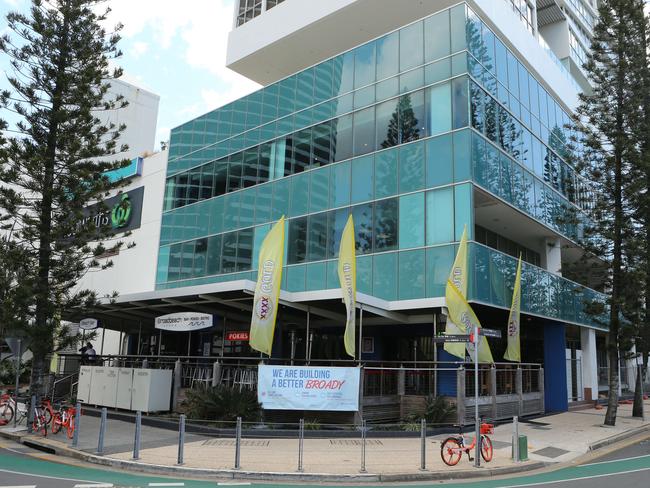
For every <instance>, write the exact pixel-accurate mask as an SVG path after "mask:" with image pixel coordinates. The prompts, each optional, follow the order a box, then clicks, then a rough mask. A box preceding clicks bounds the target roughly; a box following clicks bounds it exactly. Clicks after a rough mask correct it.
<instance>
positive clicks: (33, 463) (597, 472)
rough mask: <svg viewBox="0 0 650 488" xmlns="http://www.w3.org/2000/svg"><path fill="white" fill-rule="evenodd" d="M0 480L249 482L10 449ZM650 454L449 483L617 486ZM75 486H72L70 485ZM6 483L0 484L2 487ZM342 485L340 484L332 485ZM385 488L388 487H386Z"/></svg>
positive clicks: (648, 463) (193, 485)
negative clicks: (67, 460) (74, 461)
mask: <svg viewBox="0 0 650 488" xmlns="http://www.w3.org/2000/svg"><path fill="white" fill-rule="evenodd" d="M0 453H1V454H0V480H2V474H3V473H13V474H24V475H28V476H36V477H40V478H41V481H40V482H39V480H38V479H36V478H35V479H34V481H33V484H35V485H38V486H39V487H40V486H47V484H46V479H47V478H49V479H59V480H70V481H71V483H72V482H76V483H80V482H86V483H88V482H92V483H112V484H113V485H115V486H116V487H119V486H128V487H146V486H149V485H151V484H152V483H160V484H170V483H183V484H184V486H185V487H187V488H205V487H208V486H216V485H217V482H219V483H221V484H224V485H226V484H233V485H234V484H247V483H246V480H243V479H240V480H237V479H235V480H212V481H206V480H192V479H189V478H185V477H182V476H181V477H179V476H176V477H163V476H152V475H144V474H136V473H130V472H125V471H109V470H104V469H99V468H95V467H90V466H87V465H82V466H80V465H71V464H60V463H57V462H52V461H47V460H43V459H41V458H37V457H34V456H30V455H24V454H23V455H14V454H10V453H9V452H8V451H7V450H5V449H1V448H0ZM649 472H650V455H644V456H638V457H634V458H629V459H622V460H613V461H605V462H600V463H593V464H587V465H583V466H572V467H566V468H562V469H558V470H554V471H547V472H542V473H537V474H531V475H526V476H516V477H512V478H502V479H495V478H478V479H473V480H466V481H462V482H448V483H449V484H453V486H454V487H456V488H464V487H473V488H476V487H477V486H480V487H481V488H507V487H521V486H545V485H547V484H548V485H549V486H556V485H562V484H565V485H566V484H567V483H568V486H571V481H572V480H574V481H577V480H592V479H593V480H597V479H601V480H602V479H608V480H609V481H608V482H607V483H606V484H605V485H604V486H616V481H615V480H616V477H617V476H628V475H631V474H632V473H638V474H639V475H642V476H643V478H644V479H646V480H647V479H650V473H649ZM73 484H74V483H72V484H71V486H72V485H73ZM309 484H314V485H318V486H321V487H322V486H326V485H322V484H320V483H318V482H317V481H312V482H310V481H298V480H296V481H295V482H294V483H263V484H262V483H252V486H264V487H268V488H275V487H278V488H279V487H285V486H296V485H298V486H306V485H309ZM440 484H441V482H440V481H436V482H431V483H426V482H424V483H417V484H413V483H410V484H409V486H413V487H420V486H421V487H425V486H426V487H429V486H433V485H440ZM2 485H3V483H2V482H1V481H0V486H2ZM329 486H339V487H340V486H341V485H329ZM364 486H382V485H379V484H376V483H375V484H374V485H373V484H364ZM383 486H386V485H383Z"/></svg>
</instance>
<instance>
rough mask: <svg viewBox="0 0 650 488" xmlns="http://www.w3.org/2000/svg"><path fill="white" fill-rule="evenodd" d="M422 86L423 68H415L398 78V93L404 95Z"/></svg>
mask: <svg viewBox="0 0 650 488" xmlns="http://www.w3.org/2000/svg"><path fill="white" fill-rule="evenodd" d="M423 85H424V68H417V69H414V70H411V71H408V72H407V73H404V74H403V75H400V77H399V92H400V93H406V92H410V91H413V90H417V89H418V88H422V86H423Z"/></svg>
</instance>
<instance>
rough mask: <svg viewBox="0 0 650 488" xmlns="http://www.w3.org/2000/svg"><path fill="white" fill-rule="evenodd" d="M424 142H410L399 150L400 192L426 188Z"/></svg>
mask: <svg viewBox="0 0 650 488" xmlns="http://www.w3.org/2000/svg"><path fill="white" fill-rule="evenodd" d="M424 166H425V161H424V143H415V144H409V145H407V146H404V147H401V148H400V151H399V192H400V193H408V192H412V191H415V190H420V189H422V188H424V183H425V170H424Z"/></svg>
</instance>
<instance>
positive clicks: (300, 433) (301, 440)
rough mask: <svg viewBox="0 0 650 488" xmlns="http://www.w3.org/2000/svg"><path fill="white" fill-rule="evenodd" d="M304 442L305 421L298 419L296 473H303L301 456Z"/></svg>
mask: <svg viewBox="0 0 650 488" xmlns="http://www.w3.org/2000/svg"><path fill="white" fill-rule="evenodd" d="M304 442H305V419H300V425H299V426H298V471H299V472H301V473H302V472H303V471H304V470H303V467H302V459H303V458H302V456H303V449H304Z"/></svg>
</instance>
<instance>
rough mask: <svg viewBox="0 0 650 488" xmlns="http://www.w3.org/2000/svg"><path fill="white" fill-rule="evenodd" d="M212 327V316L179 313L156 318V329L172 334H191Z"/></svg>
mask: <svg viewBox="0 0 650 488" xmlns="http://www.w3.org/2000/svg"><path fill="white" fill-rule="evenodd" d="M210 327H212V315H209V314H205V313H194V312H180V313H172V314H169V315H163V316H162V317H156V329H160V330H169V331H172V332H193V331H195V330H202V329H209V328H210Z"/></svg>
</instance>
